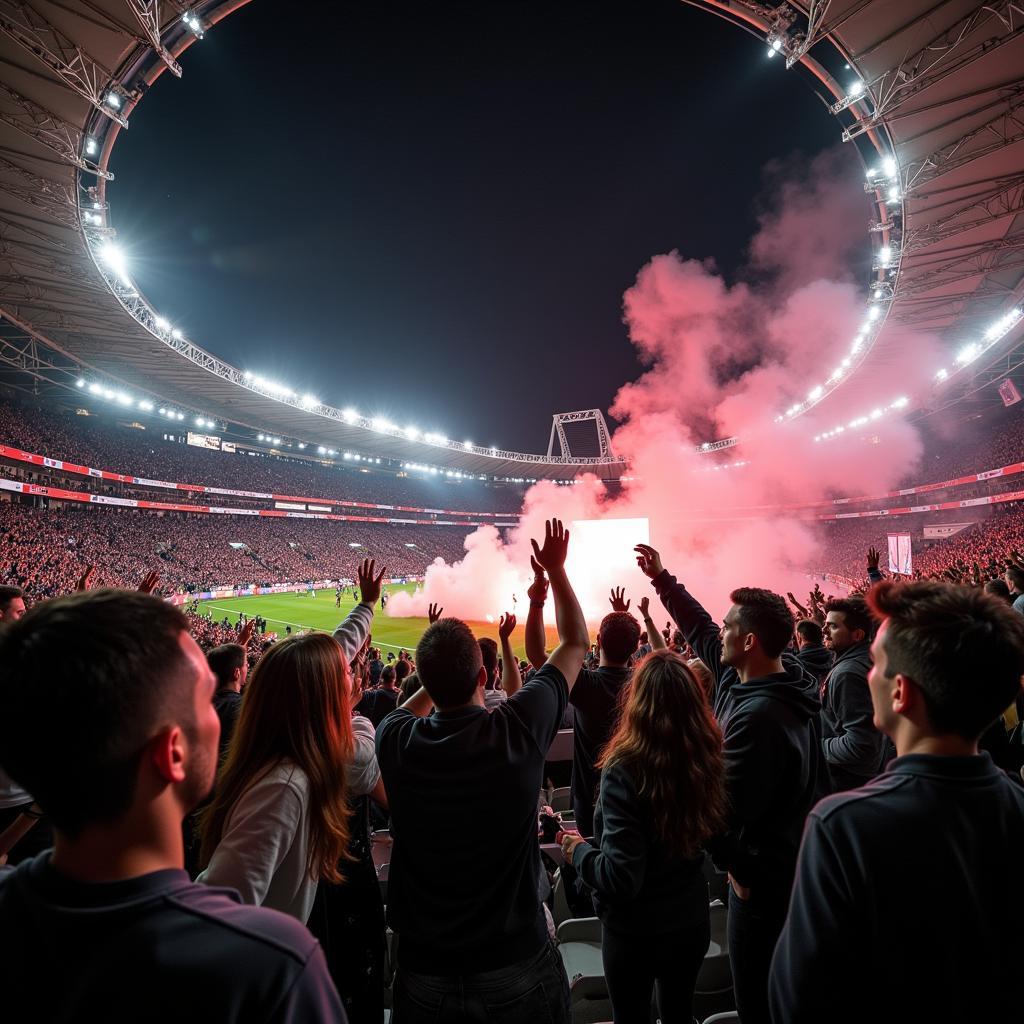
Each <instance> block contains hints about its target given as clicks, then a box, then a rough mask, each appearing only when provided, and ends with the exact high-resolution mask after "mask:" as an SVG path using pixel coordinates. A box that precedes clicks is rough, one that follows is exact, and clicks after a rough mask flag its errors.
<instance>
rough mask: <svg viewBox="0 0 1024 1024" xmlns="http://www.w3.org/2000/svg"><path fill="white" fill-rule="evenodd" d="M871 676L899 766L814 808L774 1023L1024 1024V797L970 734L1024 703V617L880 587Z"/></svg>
mask: <svg viewBox="0 0 1024 1024" xmlns="http://www.w3.org/2000/svg"><path fill="white" fill-rule="evenodd" d="M868 601H869V603H870V605H871V607H872V609H873V611H874V612H875V614H876V615H877V616H878V618H880V619H883V620H884V621H883V624H882V626H881V628H880V629H879V631H878V636H877V638H876V639H875V642H874V667H873V668H872V670H871V674H870V676H869V677H868V682H869V686H870V692H871V697H872V702H873V706H874V713H875V720H876V721H877V722H878V724H879V728H881V729H883V730H884V731H885V733H886V734H887V735H888V736H889V737H891V738H892V740H893V741H894V743H895V745H896V751H897V753H898V755H899V756H898V757H897V758H896V759H895V760H894V761H891V762H890V763H889V764H888V766H887V767H886V770H885V772H884V773H883V774H882V775H881V776H880V777H879V778H877V779H875V780H874V781H872V782H870V783H869V784H868V785H866V786H864V787H862V788H861V789H858V790H856V791H855V792H852V793H839V794H836V795H834V796H830V797H828V798H827V799H825V800H823V801H822V802H821V803H820V804H818V806H817V807H815V808H814V810H813V811H812V812H811V814H810V815H809V816H808V819H807V831H806V832H805V834H804V839H803V845H802V847H801V850H800V858H799V862H798V868H797V878H796V884H795V885H794V887H793V897H792V903H791V905H790V908H789V916H788V917H787V919H786V925H785V927H784V929H783V931H782V935H781V936H780V938H779V943H778V948H777V950H776V953H775V959H774V961H773V963H772V971H771V986H770V987H771V996H770V999H771V1009H772V1017H773V1020H774V1021H775V1022H776V1024H819V1022H823V1021H828V1022H830V1024H854V1022H857V1024H860V1022H863V1021H868V1020H870V1021H872V1022H878V1024H895V1022H904V1021H929V1022H953V1021H956V1022H960V1021H971V1022H974V1021H978V1022H981V1021H1012V1020H1019V1019H1020V1015H1021V1013H1020V994H1019V987H1018V986H1016V985H1014V984H1013V983H1010V984H1007V979H1008V978H1013V977H1016V976H1017V971H1019V970H1020V964H1021V962H1022V961H1024V931H1022V929H1021V921H1022V920H1024V890H1022V888H1021V886H1020V885H1019V884H1017V880H1018V879H1019V877H1020V865H1021V863H1022V861H1024V790H1022V789H1021V787H1020V785H1019V784H1016V783H1014V781H1013V780H1012V779H1010V778H1007V776H1006V775H1005V774H1004V773H1002V772H1000V771H999V770H998V769H997V768H996V767H995V765H993V763H992V760H991V759H990V758H989V756H988V754H986V753H979V750H978V737H979V736H980V735H981V733H982V732H983V730H984V729H985V728H986V726H988V724H989V723H990V722H992V721H993V720H994V719H995V718H996V716H998V714H999V712H1000V711H1001V710H1002V709H1003V708H1005V707H1006V706H1007V705H1008V704H1009V703H1010V701H1012V700H1013V698H1014V697H1015V696H1016V695H1017V694H1019V693H1020V680H1021V674H1022V673H1024V622H1022V621H1021V617H1020V616H1019V615H1018V614H1017V613H1016V612H1014V611H1013V610H1012V609H1011V608H1010V607H1009V606H1008V605H1006V604H1005V603H1003V602H1001V601H998V600H996V599H995V598H992V597H989V596H988V595H985V594H982V593H981V592H980V591H979V590H976V589H974V588H971V587H956V586H951V585H950V584H948V583H939V582H937V581H931V580H929V581H921V582H916V583H905V584H894V583H892V582H886V583H882V584H880V585H879V586H877V587H875V588H874V589H873V590H872V591H871V592H870V593H869V595H868Z"/></svg>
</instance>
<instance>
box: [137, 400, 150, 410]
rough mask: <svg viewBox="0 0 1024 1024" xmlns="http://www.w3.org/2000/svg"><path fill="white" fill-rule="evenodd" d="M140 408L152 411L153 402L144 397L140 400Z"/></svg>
mask: <svg viewBox="0 0 1024 1024" xmlns="http://www.w3.org/2000/svg"><path fill="white" fill-rule="evenodd" d="M139 408H140V409H141V410H142V411H143V412H152V411H153V403H152V402H150V401H148V400H147V399H145V398H143V399H142V400H140V402H139Z"/></svg>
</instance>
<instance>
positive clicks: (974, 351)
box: [956, 342, 981, 366]
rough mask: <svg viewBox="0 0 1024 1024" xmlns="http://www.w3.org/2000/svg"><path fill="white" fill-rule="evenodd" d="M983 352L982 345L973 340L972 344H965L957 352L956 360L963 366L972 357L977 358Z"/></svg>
mask: <svg viewBox="0 0 1024 1024" xmlns="http://www.w3.org/2000/svg"><path fill="white" fill-rule="evenodd" d="M980 352H981V346H980V345H979V344H978V343H977V342H971V344H970V345H965V346H964V347H963V348H962V349H960V351H959V353H957V357H956V361H957V362H958V363H960V365H961V366H966V365H967V364H968V363H969V362H970V361H971V360H972V359H975V358H976V357H977V356H978V354H979V353H980Z"/></svg>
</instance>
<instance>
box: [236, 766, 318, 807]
mask: <svg viewBox="0 0 1024 1024" xmlns="http://www.w3.org/2000/svg"><path fill="white" fill-rule="evenodd" d="M275 789H276V790H280V789H291V790H293V791H294V792H295V793H297V794H298V795H299V796H300V797H302V798H305V797H306V796H307V795H308V793H309V778H308V777H307V775H306V773H305V772H304V771H303V770H302V768H301V767H300V766H299V765H297V764H295V762H294V761H278V763H277V764H275V765H272V766H271V767H270V768H268V769H267V770H266V771H265V772H264V773H263V774H262V775H261V776H260V777H259V778H258V779H256V781H255V782H253V783H252V784H251V785H250V786H249V787H248V792H249V793H250V794H257V793H260V792H265V791H269V790H275Z"/></svg>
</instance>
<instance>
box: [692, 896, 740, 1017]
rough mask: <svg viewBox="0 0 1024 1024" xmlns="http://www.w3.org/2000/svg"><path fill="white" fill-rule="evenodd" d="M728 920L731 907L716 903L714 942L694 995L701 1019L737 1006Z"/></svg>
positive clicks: (706, 955)
mask: <svg viewBox="0 0 1024 1024" xmlns="http://www.w3.org/2000/svg"><path fill="white" fill-rule="evenodd" d="M728 919H729V910H728V907H726V906H725V904H724V903H722V902H721V901H720V900H715V901H714V902H713V903H712V904H711V942H710V943H709V944H708V951H707V953H705V954H704V962H703V963H702V964H701V967H700V972H699V973H698V974H697V985H696V988H695V989H694V993H693V1009H694V1013H696V1015H697V1017H698V1018H702V1017H703V1016H704V1015H705V1014H715V1013H722V1012H724V1011H728V1010H732V1009H733V1008H734V1007H735V1005H736V1001H735V995H734V993H733V987H732V970H731V968H730V966H729V943H728V937H727V932H726V926H727V923H728Z"/></svg>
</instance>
